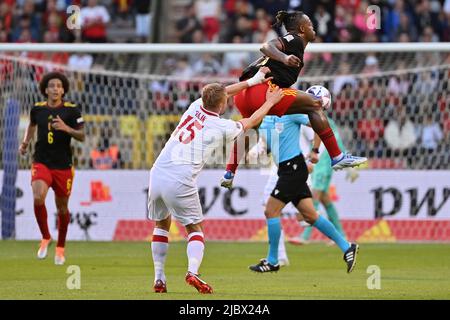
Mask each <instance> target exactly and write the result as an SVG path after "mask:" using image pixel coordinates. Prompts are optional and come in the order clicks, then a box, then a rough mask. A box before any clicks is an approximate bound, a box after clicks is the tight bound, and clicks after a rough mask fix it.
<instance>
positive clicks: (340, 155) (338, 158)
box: [333, 152, 344, 160]
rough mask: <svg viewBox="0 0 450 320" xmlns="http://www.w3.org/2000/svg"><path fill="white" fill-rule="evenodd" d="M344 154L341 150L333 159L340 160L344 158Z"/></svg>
mask: <svg viewBox="0 0 450 320" xmlns="http://www.w3.org/2000/svg"><path fill="white" fill-rule="evenodd" d="M343 156H344V154H343V153H342V152H341V153H340V154H339V155H338V156H336V157H333V160H340V159H342V157H343Z"/></svg>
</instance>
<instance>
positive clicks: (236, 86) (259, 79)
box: [225, 67, 272, 97]
mask: <svg viewBox="0 0 450 320" xmlns="http://www.w3.org/2000/svg"><path fill="white" fill-rule="evenodd" d="M269 72H270V69H269V68H268V67H261V68H259V70H258V72H257V73H256V74H255V75H254V76H253V77H251V78H250V79H248V80H246V81H241V82H238V83H233V84H230V85H229V86H226V87H225V90H226V92H227V95H228V96H229V97H232V96H234V95H236V94H238V93H239V92H241V91H242V90H244V89H247V88H249V87H251V86H254V85H257V84H260V83H263V82H267V81H269V80H272V77H269V78H267V79H266V74H267V73H269Z"/></svg>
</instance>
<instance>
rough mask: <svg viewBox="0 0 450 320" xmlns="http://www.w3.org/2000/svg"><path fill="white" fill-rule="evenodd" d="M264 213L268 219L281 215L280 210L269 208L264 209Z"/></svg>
mask: <svg viewBox="0 0 450 320" xmlns="http://www.w3.org/2000/svg"><path fill="white" fill-rule="evenodd" d="M264 215H265V216H266V219H270V218H276V217H279V216H280V212H279V211H278V210H270V209H269V210H268V209H267V208H266V209H265V210H264Z"/></svg>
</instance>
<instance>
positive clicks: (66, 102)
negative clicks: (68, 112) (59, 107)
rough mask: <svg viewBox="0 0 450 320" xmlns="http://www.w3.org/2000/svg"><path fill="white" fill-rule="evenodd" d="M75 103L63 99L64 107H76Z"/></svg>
mask: <svg viewBox="0 0 450 320" xmlns="http://www.w3.org/2000/svg"><path fill="white" fill-rule="evenodd" d="M76 106H77V105H76V104H75V103H72V102H69V101H65V102H64V107H76Z"/></svg>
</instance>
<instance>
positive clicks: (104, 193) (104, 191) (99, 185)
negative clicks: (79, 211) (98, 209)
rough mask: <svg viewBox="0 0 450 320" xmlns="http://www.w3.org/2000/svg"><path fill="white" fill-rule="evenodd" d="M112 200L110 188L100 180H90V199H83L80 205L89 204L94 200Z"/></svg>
mask: <svg viewBox="0 0 450 320" xmlns="http://www.w3.org/2000/svg"><path fill="white" fill-rule="evenodd" d="M109 201H112V196H111V190H110V188H109V187H108V186H107V185H106V184H104V183H103V182H102V181H100V180H94V181H91V199H90V201H83V202H81V203H80V204H81V205H82V206H90V205H91V204H93V203H94V202H109Z"/></svg>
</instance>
